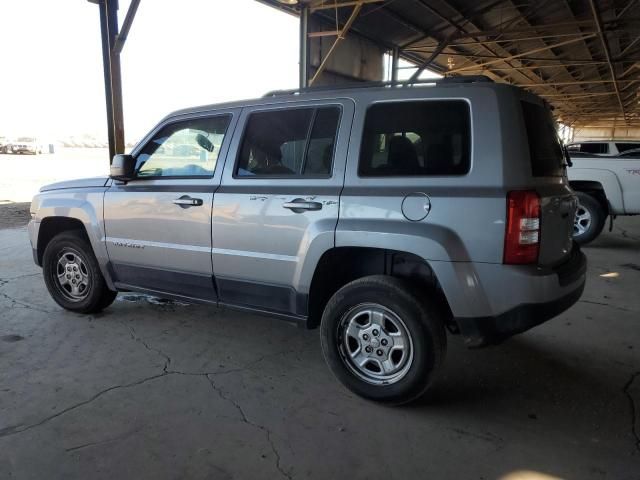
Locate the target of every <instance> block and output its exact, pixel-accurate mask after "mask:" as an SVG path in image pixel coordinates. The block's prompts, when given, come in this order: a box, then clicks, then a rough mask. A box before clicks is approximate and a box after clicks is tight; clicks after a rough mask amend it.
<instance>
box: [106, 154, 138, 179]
mask: <svg viewBox="0 0 640 480" xmlns="http://www.w3.org/2000/svg"><path fill="white" fill-rule="evenodd" d="M135 171H136V160H135V158H133V157H132V156H131V155H114V157H113V161H112V162H111V171H110V173H109V176H110V177H111V178H113V179H114V180H120V181H122V182H128V181H129V180H133V179H134V178H135V176H136V175H135Z"/></svg>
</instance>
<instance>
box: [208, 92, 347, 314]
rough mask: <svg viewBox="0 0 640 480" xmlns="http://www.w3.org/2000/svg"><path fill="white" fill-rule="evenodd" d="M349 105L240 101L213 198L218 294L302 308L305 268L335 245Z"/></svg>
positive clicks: (257, 304)
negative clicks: (252, 104) (246, 105)
mask: <svg viewBox="0 0 640 480" xmlns="http://www.w3.org/2000/svg"><path fill="white" fill-rule="evenodd" d="M353 111H354V107H353V103H352V102H351V101H350V100H340V101H336V100H331V101H320V102H299V103H295V104H291V103H287V104H280V105H275V106H257V107H252V108H245V109H243V112H242V116H241V118H240V123H239V126H238V130H239V131H240V130H242V135H237V136H236V138H234V141H233V145H232V146H231V150H230V152H232V153H230V156H229V159H228V160H227V162H226V165H225V171H224V173H223V179H222V183H221V185H220V189H219V190H218V191H217V192H216V196H215V199H214V202H213V255H212V259H213V269H214V271H215V275H216V283H217V285H218V288H219V293H220V301H221V302H222V303H226V304H233V305H241V306H246V307H252V308H255V309H261V310H266V311H271V312H281V313H285V314H294V315H300V316H304V315H306V313H307V312H306V296H307V294H308V291H309V283H310V278H311V274H312V273H313V271H312V269H313V267H315V264H316V262H317V261H318V259H319V258H320V256H321V255H322V253H323V252H324V251H326V250H328V249H330V248H332V247H333V246H334V235H335V227H336V224H337V221H338V202H339V199H340V191H341V189H342V185H343V181H344V167H345V161H346V155H347V149H348V144H349V130H350V128H351V122H352V119H353ZM231 155H233V157H232V156H231ZM310 269H311V272H310Z"/></svg>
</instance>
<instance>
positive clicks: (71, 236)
mask: <svg viewBox="0 0 640 480" xmlns="http://www.w3.org/2000/svg"><path fill="white" fill-rule="evenodd" d="M42 268H43V273H44V280H45V283H46V285H47V289H48V290H49V293H50V294H51V296H52V297H53V299H54V300H55V301H56V303H57V304H58V305H60V306H61V307H62V308H65V309H67V310H71V311H74V312H79V313H95V312H99V311H100V310H102V309H104V308H106V307H108V306H109V305H111V303H112V302H113V300H114V299H115V298H116V295H117V292H114V291H112V290H109V288H108V287H107V284H106V282H105V280H104V277H103V276H102V273H101V272H100V267H99V266H98V261H97V260H96V257H95V255H94V254H93V250H92V249H91V245H90V244H89V243H88V242H87V240H86V239H85V238H84V237H83V236H82V235H81V234H79V233H76V232H64V233H60V234H58V235H56V236H55V237H54V238H53V239H52V240H51V241H50V242H49V244H48V245H47V248H46V249H45V251H44V255H43V258H42Z"/></svg>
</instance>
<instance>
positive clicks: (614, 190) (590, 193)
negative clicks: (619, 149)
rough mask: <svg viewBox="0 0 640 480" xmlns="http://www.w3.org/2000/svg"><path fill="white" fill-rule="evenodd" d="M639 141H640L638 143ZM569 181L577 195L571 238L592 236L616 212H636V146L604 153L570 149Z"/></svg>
mask: <svg viewBox="0 0 640 480" xmlns="http://www.w3.org/2000/svg"><path fill="white" fill-rule="evenodd" d="M638 145H640V143H638ZM570 156H571V161H572V163H573V166H571V167H570V168H569V169H568V172H567V173H568V176H569V183H570V185H571V188H573V189H574V191H575V192H576V195H577V197H578V202H579V204H578V210H577V211H576V218H575V222H574V228H573V238H574V239H575V240H576V241H577V242H578V243H580V244H585V243H588V242H591V241H592V240H594V239H595V238H596V237H597V236H598V235H600V232H602V229H603V228H604V225H605V223H606V220H607V217H608V216H611V217H612V220H613V218H615V217H616V216H618V215H638V214H640V149H638V148H636V149H633V150H627V151H625V152H623V153H622V154H620V155H616V156H606V155H593V154H584V153H576V152H575V151H574V152H571V153H570Z"/></svg>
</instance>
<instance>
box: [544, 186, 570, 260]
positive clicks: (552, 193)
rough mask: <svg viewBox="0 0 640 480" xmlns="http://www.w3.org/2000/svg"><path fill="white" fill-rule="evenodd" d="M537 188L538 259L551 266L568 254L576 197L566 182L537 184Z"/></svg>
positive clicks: (564, 258) (565, 257)
mask: <svg viewBox="0 0 640 480" xmlns="http://www.w3.org/2000/svg"><path fill="white" fill-rule="evenodd" d="M537 191H538V194H539V195H540V254H539V256H538V263H539V264H540V265H545V266H555V265H558V264H559V263H562V262H563V261H565V260H566V259H567V258H568V257H569V255H570V254H571V249H572V246H573V238H572V237H573V220H574V217H575V213H576V207H577V200H576V197H575V196H574V195H573V193H572V191H571V189H569V187H568V186H566V185H549V186H542V187H540V186H539V187H538V188H537Z"/></svg>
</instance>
